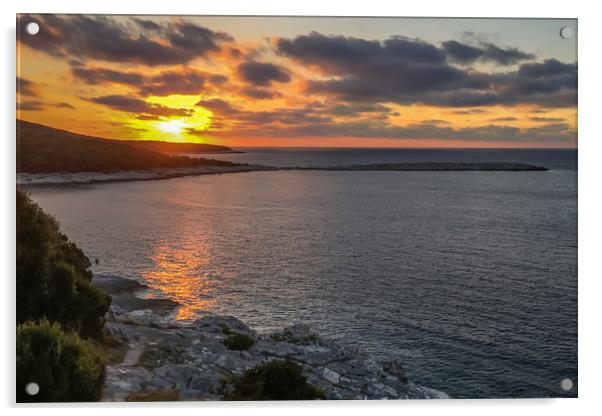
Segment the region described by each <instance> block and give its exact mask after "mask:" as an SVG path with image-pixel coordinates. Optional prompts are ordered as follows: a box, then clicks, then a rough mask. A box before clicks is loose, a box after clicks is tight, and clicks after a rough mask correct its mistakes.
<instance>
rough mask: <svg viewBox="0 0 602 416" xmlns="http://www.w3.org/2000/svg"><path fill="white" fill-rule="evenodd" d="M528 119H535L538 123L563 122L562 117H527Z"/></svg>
mask: <svg viewBox="0 0 602 416" xmlns="http://www.w3.org/2000/svg"><path fill="white" fill-rule="evenodd" d="M529 120H531V121H536V122H538V123H561V122H564V119H563V118H560V117H529Z"/></svg>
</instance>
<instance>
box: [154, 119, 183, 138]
mask: <svg viewBox="0 0 602 416" xmlns="http://www.w3.org/2000/svg"><path fill="white" fill-rule="evenodd" d="M185 126H186V122H185V121H184V120H169V121H162V122H160V123H158V124H157V127H159V130H161V131H164V132H166V133H171V134H176V135H179V134H180V133H181V132H182V129H183V128H184V127H185Z"/></svg>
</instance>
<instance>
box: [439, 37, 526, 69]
mask: <svg viewBox="0 0 602 416" xmlns="http://www.w3.org/2000/svg"><path fill="white" fill-rule="evenodd" d="M442 46H443V49H444V50H445V52H446V54H447V56H448V57H449V59H450V60H452V61H455V62H459V63H462V64H471V63H473V62H475V61H477V60H480V61H484V62H487V61H489V62H494V63H496V64H498V65H513V64H516V63H518V62H520V61H525V60H531V59H535V55H534V54H532V53H527V52H523V51H521V50H519V49H517V48H505V49H504V48H500V47H499V46H496V45H494V44H493V43H490V42H481V43H480V45H479V46H471V45H467V44H465V43H461V42H458V41H456V40H448V41H446V42H443V43H442Z"/></svg>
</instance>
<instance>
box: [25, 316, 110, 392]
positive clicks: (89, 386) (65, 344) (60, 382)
mask: <svg viewBox="0 0 602 416" xmlns="http://www.w3.org/2000/svg"><path fill="white" fill-rule="evenodd" d="M104 378H105V362H104V359H103V358H102V356H101V355H100V354H98V353H97V352H96V350H95V349H94V348H93V347H92V345H91V344H90V343H89V342H87V341H83V340H82V339H80V338H79V337H78V336H77V334H75V333H66V332H63V331H62V330H61V327H60V326H59V325H58V324H57V323H50V322H48V321H47V320H42V321H41V322H39V323H33V322H28V323H25V324H22V325H19V326H18V327H17V401H18V402H86V401H97V400H99V399H100V398H101V394H102V386H103V383H104ZM32 382H33V383H37V384H38V385H39V387H40V391H39V393H38V394H37V395H35V396H30V395H28V394H27V393H26V392H25V386H26V385H27V384H29V383H32Z"/></svg>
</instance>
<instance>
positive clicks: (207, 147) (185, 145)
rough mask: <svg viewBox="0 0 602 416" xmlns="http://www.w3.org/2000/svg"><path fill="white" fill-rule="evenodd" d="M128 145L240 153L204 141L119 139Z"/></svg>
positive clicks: (155, 149) (169, 151)
mask: <svg viewBox="0 0 602 416" xmlns="http://www.w3.org/2000/svg"><path fill="white" fill-rule="evenodd" d="M120 142H122V143H123V144H127V145H128V146H133V147H139V148H140V149H145V150H151V151H153V152H159V153H167V154H174V153H216V154H220V153H241V152H239V151H237V150H233V149H231V148H229V147H226V146H219V145H217V144H206V143H172V142H161V141H155V140H120Z"/></svg>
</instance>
